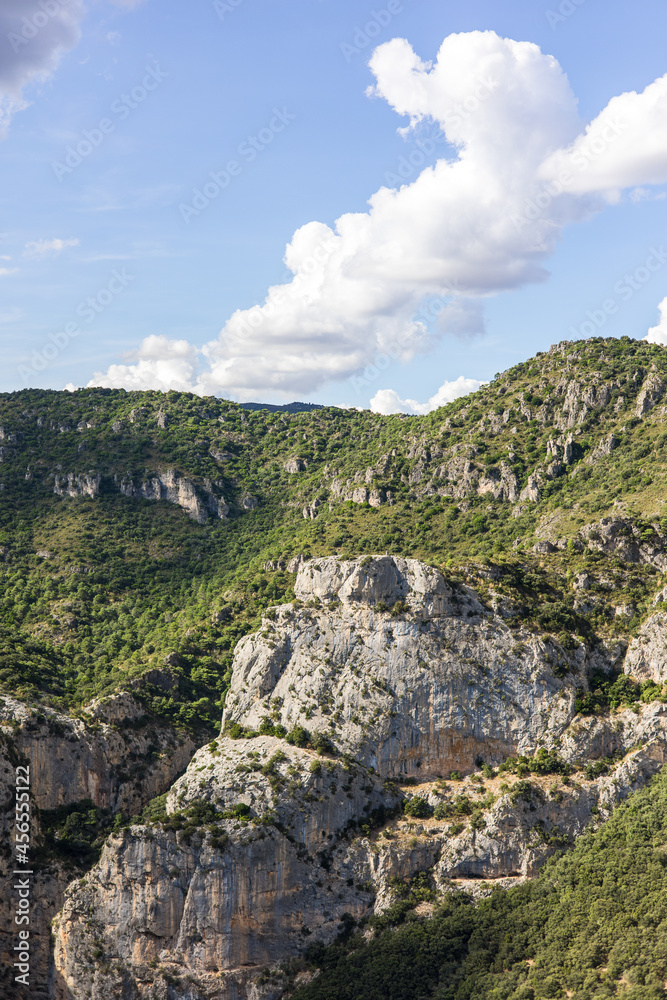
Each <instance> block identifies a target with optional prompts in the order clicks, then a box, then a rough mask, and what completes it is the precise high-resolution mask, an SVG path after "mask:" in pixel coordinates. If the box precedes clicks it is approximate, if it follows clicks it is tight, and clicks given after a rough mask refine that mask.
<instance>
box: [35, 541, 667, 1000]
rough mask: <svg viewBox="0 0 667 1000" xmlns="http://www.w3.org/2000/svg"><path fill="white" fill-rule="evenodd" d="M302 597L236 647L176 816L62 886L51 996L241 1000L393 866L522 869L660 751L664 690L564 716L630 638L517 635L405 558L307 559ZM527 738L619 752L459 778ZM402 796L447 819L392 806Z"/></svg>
mask: <svg viewBox="0 0 667 1000" xmlns="http://www.w3.org/2000/svg"><path fill="white" fill-rule="evenodd" d="M295 592H296V595H297V601H296V604H295V605H294V606H292V605H284V606H281V607H278V608H274V609H270V610H269V611H268V612H267V614H266V615H265V616H264V619H263V621H262V627H261V631H260V632H259V633H257V634H256V635H253V636H248V637H246V638H245V639H243V640H242V641H241V642H240V643H239V644H238V646H237V650H236V654H235V660H234V669H233V679H232V687H231V690H230V692H229V695H228V698H227V704H226V708H225V715H224V723H225V727H226V733H227V735H225V736H222V737H220V738H219V739H218V740H217V741H214V742H213V743H211V744H210V745H209V746H207V747H205V748H202V749H201V750H199V751H198V753H197V754H196V755H195V757H194V758H193V760H192V761H191V763H190V766H189V767H188V770H187V772H186V773H185V775H183V777H182V778H179V779H178V781H177V782H176V783H175V784H174V785H173V787H172V789H171V791H170V792H169V795H168V797H167V812H168V814H169V819H168V821H167V822H166V823H164V824H158V826H157V827H151V828H147V827H144V826H134V827H132V829H131V830H129V831H125V832H123V833H122V834H121V835H117V836H113V837H111V838H110V839H109V840H108V842H107V845H106V847H105V849H104V853H103V856H102V859H101V861H100V863H99V865H98V866H97V867H96V868H95V869H94V870H93V871H92V872H91V873H90V875H89V876H88V877H87V878H86V880H85V881H84V882H79V883H76V884H74V885H73V886H72V887H71V889H70V890H69V891H68V894H67V898H66V901H65V904H64V907H63V909H62V911H61V913H60V914H59V915H58V917H57V919H56V921H55V923H54V930H55V934H56V945H55V948H56V950H55V961H56V970H57V977H56V982H57V983H58V990H59V992H57V995H58V996H59V997H62V998H63V1000H64V998H67V1000H84V998H85V1000H88V998H93V1000H96V998H100V1000H101V998H102V997H106V996H109V995H113V991H114V990H121V991H122V990H125V991H126V993H127V995H128V996H129V995H132V991H134V992H135V993H136V994H137V995H138V996H141V997H145V998H146V1000H148V998H151V1000H152V998H158V997H159V996H161V995H162V994H161V992H160V991H161V990H163V989H164V988H166V986H165V983H166V980H165V979H164V976H165V975H167V976H168V977H169V982H171V983H172V984H176V985H174V986H173V990H174V992H173V996H174V997H177V998H179V1000H180V998H183V1000H185V998H186V997H190V996H198V997H201V998H211V1000H212V998H214V997H215V998H224V1000H240V998H248V1000H249V998H250V997H254V996H256V995H258V994H256V993H253V992H252V990H253V989H254V987H251V986H250V981H251V980H252V978H253V976H254V977H256V976H257V975H258V973H259V972H260V971H261V969H262V968H264V967H266V966H267V965H275V963H277V962H279V961H281V960H283V959H284V958H286V957H289V956H290V955H295V954H298V953H300V952H301V951H302V949H303V948H304V947H305V945H306V943H307V942H309V941H312V940H322V941H328V940H331V939H332V938H333V937H335V935H336V933H337V931H338V928H339V927H340V921H341V919H342V918H343V915H344V914H346V913H347V914H350V915H351V917H353V918H357V917H359V916H361V915H362V914H364V913H369V912H372V910H373V909H375V910H376V911H381V910H382V909H384V908H385V907H386V906H387V905H389V904H390V903H391V902H392V899H393V898H394V897H393V888H392V885H393V881H392V880H393V879H394V878H395V877H396V876H399V877H401V878H403V879H405V878H409V877H410V876H411V875H412V874H414V873H416V872H419V871H424V870H427V869H428V870H429V871H430V872H431V876H432V878H433V880H434V884H435V885H436V886H437V887H439V888H440V890H441V891H448V889H449V887H450V884H451V880H457V879H458V880H464V881H466V882H471V880H472V882H473V883H474V880H479V879H506V880H508V881H507V884H511V883H512V882H513V881H515V880H517V879H521V878H525V877H528V876H531V875H533V874H534V873H535V871H536V870H537V868H538V867H539V865H540V864H541V863H542V861H543V860H544V859H545V858H546V857H547V856H548V855H549V854H550V853H552V852H553V851H554V850H556V849H558V848H559V847H563V846H566V845H567V844H569V843H571V842H572V840H573V838H574V837H576V836H577V835H578V834H579V833H581V832H582V831H583V830H584V829H585V828H586V827H587V826H589V825H590V824H591V823H593V824H595V823H597V822H600V821H602V820H603V819H604V818H605V817H606V816H608V815H609V813H610V811H611V809H613V807H614V806H615V805H616V804H617V803H618V802H619V801H621V800H622V799H623V798H625V797H626V796H627V795H628V794H630V793H631V792H632V791H634V790H635V789H637V788H639V787H641V786H642V784H644V783H645V782H646V781H647V780H648V779H649V778H650V777H651V775H652V774H654V773H655V771H656V770H657V769H658V767H660V766H661V764H662V763H663V762H664V761H665V760H666V759H667V754H666V751H665V731H666V729H667V706H665V705H663V704H662V703H661V702H654V703H652V704H650V705H646V706H640V707H638V711H637V712H635V711H629V710H625V711H623V712H619V713H617V714H616V715H615V716H600V717H597V716H596V717H593V718H582V717H580V716H578V715H577V714H576V710H575V706H574V701H575V695H576V690H577V688H578V687H584V688H585V687H586V684H587V679H586V678H587V673H588V671H589V670H592V669H594V668H595V669H599V668H600V667H602V668H603V669H605V668H606V669H609V668H610V667H611V666H612V664H614V663H616V662H617V661H618V659H619V657H622V650H616V649H614V650H612V651H610V652H609V653H608V654H607V653H606V652H605V651H604V650H599V651H597V652H596V654H595V657H594V658H592V659H590V661H589V655H588V654H587V653H586V650H585V649H584V647H583V646H581V645H580V646H577V647H576V648H575V649H574V650H573V651H571V652H567V651H565V650H564V649H562V648H561V647H560V646H559V645H558V644H557V643H555V642H553V641H544V640H542V639H538V638H536V637H535V636H533V635H531V634H529V633H527V632H523V631H521V630H516V629H513V630H512V629H509V628H508V627H507V625H506V624H505V622H504V621H503V620H502V618H500V617H498V616H496V615H494V614H492V613H490V612H489V611H487V610H486V609H485V608H484V606H483V605H482V604H481V603H480V601H479V599H478V598H477V596H476V595H475V593H474V592H473V591H471V590H469V589H467V588H461V587H455V586H453V585H452V584H451V583H449V582H448V581H447V580H446V579H445V578H444V577H443V576H442V574H441V573H440V572H439V571H438V570H436V569H433V568H432V567H429V566H426V565H425V564H423V563H419V562H417V561H415V560H411V559H399V558H393V557H375V558H370V557H366V558H364V559H356V560H350V561H345V560H340V559H337V558H327V559H321V560H310V561H308V562H301V563H300V565H299V566H298V575H297V580H296V585H295ZM652 621H653V625H652V626H651V628H647V629H646V631H645V632H644V633H640V635H639V636H638V638H637V640H636V649H635V648H634V646H632V647H631V649H630V651H629V653H628V660H627V662H626V669H629V668H630V665H631V664H634V668H633V672H634V673H635V674H637V675H638V676H639V675H640V669H639V667H638V666H637V664H639V663H640V660H641V656H642V655H644V656H645V658H648V660H649V661H651V663H652V660H653V657H654V647H655V648H656V650H657V644H658V643H659V641H660V638H659V637H660V636H661V635H662V636H664V637H665V640H667V615H663V614H658V615H656V616H655V620H652ZM645 647H646V648H645ZM642 650H643V653H642ZM605 658H606V659H605ZM645 669H646V670H653V669H654V668H653V667H652V666H650V667H646V668H645ZM258 731H261V732H262V733H264V735H259V734H258ZM285 737H287V740H288V741H291V742H287V741H286V739H285ZM293 744H300V745H299V746H297V745H293ZM640 744H641V746H639V745H640ZM638 746H639V748H638ZM314 747H319V751H320V752H319V753H316V752H315V749H314ZM539 747H543V748H544V749H546V750H548V751H549V752H550V753H552V754H558V755H559V756H560V759H561V760H562V761H563V762H564V766H565V765H566V764H567V763H568V762H569V764H570V765H572V766H573V767H575V768H581V767H583V766H584V765H585V764H587V763H588V762H590V761H592V760H598V761H599V760H600V759H601V758H605V759H607V760H608V761H611V760H612V759H614V760H617V761H619V762H618V763H616V764H612V763H608V764H605V763H602V764H601V765H600V766H599V767H596V768H595V769H594V770H591V773H590V775H588V776H584V775H582V772H581V771H579V772H578V773H577V774H576V777H572V778H567V777H564V778H563V779H562V780H561V778H560V777H559V775H558V774H555V775H550V776H545V777H539V776H538V777H534V776H532V777H531V778H530V781H529V782H526V781H523V782H522V781H519V782H515V781H514V779H513V778H512V777H511V776H508V777H509V781H510V782H512V783H511V784H509V785H508V784H507V783H505V784H503V780H504V779H503V776H497V777H493V776H492V772H490V771H489V772H488V774H487V778H486V779H484V778H483V777H481V776H480V775H479V772H477V774H476V775H475V774H473V773H472V772H475V771H476V770H477V768H478V766H479V762H480V760H484V761H485V762H486V763H487V764H498V763H500V762H501V761H503V760H504V759H506V758H507V757H508V756H509V755H512V756H514V755H516V754H524V755H526V756H527V757H529V758H530V757H532V756H533V754H534V753H535V752H536V751H537V749H538V748H539ZM450 772H452V774H451V775H450ZM462 775H463V777H462ZM466 775H468V776H467V777H466ZM408 781H410V782H411V784H406V782H408ZM415 782H416V784H415ZM401 785H402V788H401V787H400V786H401ZM412 797H419V798H421V799H422V800H423V801H425V802H428V803H430V804H431V807H433V806H436V805H439V804H442V808H441V809H440V811H439V812H438V811H436V816H438V815H440V814H441V816H442V817H446V816H452V815H455V816H458V820H459V821H458V822H457V823H453V822H452V820H451V819H444V818H441V819H436V818H434V817H431V818H428V817H427V818H426V819H423V820H418V821H414V820H412V819H411V818H410V816H409V815H401V811H400V808H398V807H399V805H400V802H401V800H402V799H409V798H412ZM409 811H410V810H409V809H408V810H406V813H407V812H409ZM379 830H382V836H378V835H377V831H379ZM373 831H376V832H375V833H374V832H373ZM145 872H148V873H150V877H145V876H143V873H145ZM136 873H142V877H141V878H140V879H139V880H137V877H136ZM475 884H476V883H475ZM475 891H483V890H482V889H480V890H475ZM345 919H348V918H345ZM95 954H97V955H98V958H97V959H96V958H95V957H94V956H95ZM158 964H159V966H160V968H161V970H162V972H160V971H158V970H156V965H158ZM184 977H186V978H184ZM186 982H187V983H189V985H186ZM178 983H181V984H182V985H181V986H178ZM188 991H190V992H188Z"/></svg>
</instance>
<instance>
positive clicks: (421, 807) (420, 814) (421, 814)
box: [403, 795, 433, 819]
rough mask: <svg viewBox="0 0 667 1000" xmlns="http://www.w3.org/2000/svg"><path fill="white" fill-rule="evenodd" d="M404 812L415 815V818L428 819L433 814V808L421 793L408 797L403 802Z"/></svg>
mask: <svg viewBox="0 0 667 1000" xmlns="http://www.w3.org/2000/svg"><path fill="white" fill-rule="evenodd" d="M403 812H404V814H405V815H406V816H414V817H415V819H427V818H428V817H429V816H432V815H433V809H432V808H431V806H430V805H429V804H428V802H427V801H426V799H424V798H422V797H421V796H420V795H415V796H414V797H413V798H411V799H406V800H405V801H404V803H403Z"/></svg>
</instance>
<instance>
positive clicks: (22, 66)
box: [0, 0, 84, 136]
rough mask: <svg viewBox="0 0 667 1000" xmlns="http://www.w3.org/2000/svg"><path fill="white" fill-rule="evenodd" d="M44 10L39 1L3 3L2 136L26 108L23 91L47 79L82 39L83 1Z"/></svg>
mask: <svg viewBox="0 0 667 1000" xmlns="http://www.w3.org/2000/svg"><path fill="white" fill-rule="evenodd" d="M45 6H46V7H47V8H48V9H47V10H45V9H44V6H43V5H42V4H41V3H40V2H39V0H2V4H1V5H0V136H2V135H4V134H5V133H6V130H7V126H8V125H9V121H10V119H11V117H12V115H13V114H14V113H15V112H17V111H20V110H21V109H22V108H25V107H27V102H26V100H25V98H24V96H23V90H24V88H25V87H26V86H27V85H28V84H30V83H32V82H35V81H43V80H46V79H48V77H49V76H50V75H51V74H52V73H53V72H54V70H55V69H56V67H57V66H58V63H59V62H60V59H61V57H62V55H63V53H65V52H68V51H69V50H70V49H73V48H74V46H75V45H76V44H77V42H78V41H79V38H80V36H81V29H80V24H81V21H82V19H83V16H84V7H83V2H82V0H67V2H65V3H63V2H62V0H61V2H58V0H55V4H54V3H52V4H48V5H45Z"/></svg>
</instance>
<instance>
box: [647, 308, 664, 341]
mask: <svg viewBox="0 0 667 1000" xmlns="http://www.w3.org/2000/svg"><path fill="white" fill-rule="evenodd" d="M658 310H659V312H660V319H659V320H658V325H657V326H652V327H651V328H650V329H649V331H648V333H647V334H646V336H645V337H644V340H648V342H649V344H662V345H663V346H664V347H667V299H663V300H662V302H661V303H660V304H659V306H658Z"/></svg>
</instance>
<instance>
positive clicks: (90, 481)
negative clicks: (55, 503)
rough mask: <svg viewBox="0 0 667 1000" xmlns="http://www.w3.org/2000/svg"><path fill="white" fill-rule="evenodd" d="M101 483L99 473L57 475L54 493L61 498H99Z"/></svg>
mask: <svg viewBox="0 0 667 1000" xmlns="http://www.w3.org/2000/svg"><path fill="white" fill-rule="evenodd" d="M101 482H102V476H101V474H100V473H99V472H89V473H75V472H69V473H67V475H59V474H56V476H55V480H54V486H53V492H54V493H56V494H57V495H58V496H59V497H97V496H99V493H100V484H101Z"/></svg>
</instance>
